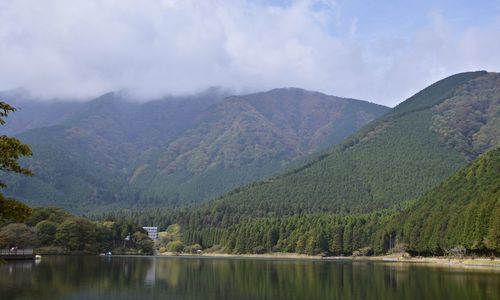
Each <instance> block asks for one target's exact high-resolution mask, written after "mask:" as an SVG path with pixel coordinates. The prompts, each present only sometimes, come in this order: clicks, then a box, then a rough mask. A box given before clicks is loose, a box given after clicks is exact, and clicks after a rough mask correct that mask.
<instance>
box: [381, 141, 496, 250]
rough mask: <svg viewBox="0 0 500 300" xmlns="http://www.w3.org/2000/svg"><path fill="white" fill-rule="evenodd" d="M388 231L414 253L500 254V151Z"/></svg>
mask: <svg viewBox="0 0 500 300" xmlns="http://www.w3.org/2000/svg"><path fill="white" fill-rule="evenodd" d="M388 227H389V228H390V229H387V230H386V232H391V230H392V231H393V232H392V233H393V234H396V236H397V238H398V240H399V242H402V243H407V244H408V247H409V249H410V250H412V251H414V252H419V253H442V252H443V250H445V249H450V248H452V247H455V246H457V245H462V246H464V247H465V248H467V249H469V250H471V251H475V252H488V251H490V250H495V251H497V252H500V148H497V149H494V150H491V151H489V152H487V153H485V154H483V155H482V156H480V157H479V158H478V159H476V160H475V161H474V162H473V163H471V164H470V165H469V166H467V167H466V168H463V169H461V170H460V171H459V172H457V173H456V174H454V175H453V176H451V177H450V178H448V179H447V180H446V181H445V182H443V183H442V184H440V185H439V186H438V187H437V188H435V189H433V190H432V191H430V192H429V193H427V194H425V195H424V196H423V197H422V198H420V199H418V201H416V202H415V204H414V205H413V206H411V207H409V208H407V209H406V210H404V211H403V212H402V213H401V214H400V215H399V216H397V217H396V218H394V220H393V221H391V223H390V226H388Z"/></svg>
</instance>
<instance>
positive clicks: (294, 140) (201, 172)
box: [130, 88, 386, 202]
mask: <svg viewBox="0 0 500 300" xmlns="http://www.w3.org/2000/svg"><path fill="white" fill-rule="evenodd" d="M385 111H386V108H385V107H383V106H379V105H375V104H372V103H368V102H364V101H359V100H353V99H344V98H339V97H333V96H327V95H325V94H321V93H318V92H310V91H305V90H301V89H296V88H288V89H275V90H272V91H269V92H263V93H257V94H251V95H246V96H233V97H229V98H227V99H225V100H224V101H222V102H220V103H219V104H217V105H216V106H214V107H212V108H211V109H209V110H208V111H207V112H206V113H205V114H204V115H203V116H202V117H201V120H200V122H199V123H198V124H197V126H195V127H194V128H191V129H189V130H187V131H186V132H185V133H183V134H182V135H181V136H180V137H179V138H177V139H175V140H174V141H172V142H171V143H169V144H168V145H167V146H166V147H165V148H159V149H157V151H152V152H151V153H150V154H149V158H148V159H146V161H145V162H144V163H142V164H139V165H138V166H137V167H136V168H135V170H134V175H133V176H132V177H131V179H130V181H131V186H137V185H143V186H145V188H143V190H145V191H146V193H148V194H150V195H154V196H156V197H160V196H161V195H164V196H165V195H168V196H170V198H175V197H179V198H181V199H184V200H188V199H189V200H190V202H199V201H200V200H202V199H209V198H212V197H214V196H217V195H220V194H221V193H222V192H224V191H228V190H230V189H232V188H235V187H238V186H241V185H242V184H245V183H248V182H251V181H254V180H257V179H259V178H263V177H266V176H270V175H272V174H275V173H276V172H278V171H279V170H282V167H284V166H287V165H288V164H289V163H291V162H292V161H295V160H297V159H300V158H303V157H305V156H306V155H308V154H311V153H313V152H315V151H318V150H321V149H323V148H324V147H327V146H329V145H334V144H337V143H339V142H340V141H341V140H343V139H344V138H345V137H346V136H347V135H349V134H350V133H352V132H354V130H355V129H357V128H360V127H361V126H362V125H363V124H366V123H368V122H369V121H370V120H373V119H375V118H376V117H377V116H380V115H381V114H383V113H384V112H385ZM186 177H188V178H189V180H187V181H186V180H185V179H184V178H186ZM200 197H201V198H202V199H197V198H200Z"/></svg>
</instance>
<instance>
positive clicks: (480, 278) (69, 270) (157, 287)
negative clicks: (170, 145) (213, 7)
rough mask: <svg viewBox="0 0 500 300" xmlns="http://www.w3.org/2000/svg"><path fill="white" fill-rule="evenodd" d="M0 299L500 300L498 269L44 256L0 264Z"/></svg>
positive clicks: (315, 262) (245, 260) (308, 262)
mask: <svg viewBox="0 0 500 300" xmlns="http://www.w3.org/2000/svg"><path fill="white" fill-rule="evenodd" d="M0 299H106V300H113V299H204V300H209V299H231V300H233V299H236V300H245V299H249V300H250V299H251V300H256V299H287V300H292V299H419V300H420V299H454V300H460V299H500V272H498V271H484V270H479V271H478V270H460V269H454V268H447V267H430V266H421V265H401V264H390V263H371V262H349V261H308V260H304V261H292V260H266V259H217V258H184V257H183V258H175V257H174V258H165V257H74V256H53V257H48V256H47V257H43V259H42V260H41V262H37V263H35V262H20V263H7V264H3V265H0Z"/></svg>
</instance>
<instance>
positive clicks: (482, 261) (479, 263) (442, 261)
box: [155, 252, 500, 271]
mask: <svg viewBox="0 0 500 300" xmlns="http://www.w3.org/2000/svg"><path fill="white" fill-rule="evenodd" d="M155 256H158V257H191V258H196V257H200V258H229V259H276V260H317V261H351V262H380V263H392V264H403V265H412V264H418V265H427V266H435V267H452V268H462V269H483V270H486V269H488V270H498V271H500V258H498V257H497V258H495V259H494V260H492V259H490V258H485V257H463V258H450V257H411V258H405V257H402V256H401V255H383V256H359V257H353V256H327V257H323V256H319V255H306V254H296V253H266V254H226V253H202V254H187V253H180V254H177V253H171V252H166V253H162V254H157V255H155Z"/></svg>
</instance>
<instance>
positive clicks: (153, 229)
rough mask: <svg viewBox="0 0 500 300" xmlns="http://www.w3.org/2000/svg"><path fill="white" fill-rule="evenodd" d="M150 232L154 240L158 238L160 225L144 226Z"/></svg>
mask: <svg viewBox="0 0 500 300" xmlns="http://www.w3.org/2000/svg"><path fill="white" fill-rule="evenodd" d="M142 228H144V230H146V231H147V232H148V236H149V238H150V239H152V240H157V239H158V227H142Z"/></svg>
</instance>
